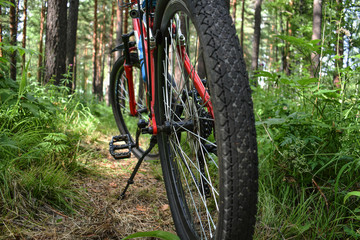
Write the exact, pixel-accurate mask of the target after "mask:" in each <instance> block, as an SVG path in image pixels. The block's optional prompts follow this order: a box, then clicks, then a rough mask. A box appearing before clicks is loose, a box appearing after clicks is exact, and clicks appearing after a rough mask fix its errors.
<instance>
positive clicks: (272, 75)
mask: <svg viewBox="0 0 360 240" xmlns="http://www.w3.org/2000/svg"><path fill="white" fill-rule="evenodd" d="M255 77H267V78H270V79H271V80H275V79H276V74H275V73H271V72H267V71H258V72H257V73H256V75H255Z"/></svg>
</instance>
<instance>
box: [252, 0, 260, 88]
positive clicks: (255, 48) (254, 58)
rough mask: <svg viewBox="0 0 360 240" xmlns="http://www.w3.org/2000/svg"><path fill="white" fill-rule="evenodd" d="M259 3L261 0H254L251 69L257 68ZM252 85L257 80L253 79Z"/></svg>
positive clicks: (255, 83)
mask: <svg viewBox="0 0 360 240" xmlns="http://www.w3.org/2000/svg"><path fill="white" fill-rule="evenodd" d="M261 3H262V0H256V2H255V26H254V41H253V55H252V63H251V68H252V71H256V70H258V61H259V48H260V34H261V29H260V25H261ZM254 81H255V82H254V85H255V86H256V85H257V82H256V81H257V80H254Z"/></svg>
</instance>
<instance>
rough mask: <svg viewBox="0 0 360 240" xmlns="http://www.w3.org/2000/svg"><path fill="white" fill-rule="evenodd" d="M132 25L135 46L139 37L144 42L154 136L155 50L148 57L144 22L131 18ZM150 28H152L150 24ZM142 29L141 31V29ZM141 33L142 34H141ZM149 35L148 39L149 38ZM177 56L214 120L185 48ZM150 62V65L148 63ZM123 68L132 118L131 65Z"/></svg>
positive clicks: (134, 108) (207, 98) (134, 109)
mask: <svg viewBox="0 0 360 240" xmlns="http://www.w3.org/2000/svg"><path fill="white" fill-rule="evenodd" d="M133 3H134V4H137V1H135V2H133ZM132 23H133V28H134V33H135V38H137V39H136V42H137V44H139V43H140V41H141V40H140V37H141V38H142V39H143V42H144V46H143V49H144V53H145V54H144V56H143V59H144V62H145V65H146V68H145V69H146V76H148V79H150V82H149V84H150V85H151V93H150V94H151V96H152V97H151V102H150V106H149V105H148V103H147V104H146V105H147V107H148V109H149V110H150V113H151V119H150V120H151V121H150V126H151V127H152V134H153V135H156V134H157V133H158V128H157V124H156V120H155V111H154V106H155V61H154V51H155V48H151V49H150V56H149V55H148V53H149V50H148V48H149V39H151V30H150V34H149V33H147V31H146V27H145V25H144V21H140V19H139V18H133V19H132ZM150 26H152V22H150ZM141 28H142V29H141ZM141 33H142V34H141ZM149 35H150V38H149ZM140 44H141V43H140ZM133 50H137V49H136V48H131V49H130V51H133ZM177 51H178V54H179V56H181V58H182V61H183V62H184V68H185V71H186V72H187V74H188V75H189V76H190V79H191V80H192V81H193V83H194V86H195V88H196V90H197V92H198V93H199V95H200V97H201V98H202V100H203V103H204V104H205V106H206V107H207V109H208V112H209V113H210V114H211V116H212V117H213V118H214V111H213V106H212V103H211V100H210V96H209V94H208V92H207V90H206V88H205V87H204V84H203V83H202V81H201V79H200V77H199V75H198V74H197V72H196V71H195V68H194V67H193V65H192V64H191V62H190V59H189V56H188V54H187V52H186V48H185V46H179V47H178V48H177ZM149 60H150V63H149ZM124 68H125V74H126V79H127V82H128V92H129V108H130V114H131V115H132V116H136V115H137V114H138V111H137V109H136V106H137V103H136V100H135V93H134V81H133V68H132V65H131V64H128V63H125V65H124ZM146 91H148V89H146Z"/></svg>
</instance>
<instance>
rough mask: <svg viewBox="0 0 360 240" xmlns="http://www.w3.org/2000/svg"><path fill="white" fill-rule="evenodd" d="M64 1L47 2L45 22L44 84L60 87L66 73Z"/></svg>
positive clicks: (49, 0) (65, 12)
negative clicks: (49, 83) (52, 80)
mask: <svg viewBox="0 0 360 240" xmlns="http://www.w3.org/2000/svg"><path fill="white" fill-rule="evenodd" d="M66 16H67V7H66V1H57V0H48V11H47V20H46V49H45V56H46V58H45V67H46V68H45V82H46V83H47V82H49V81H50V80H51V79H52V78H54V80H55V81H54V84H55V85H60V83H61V79H62V78H63V75H64V74H65V73H66V39H67V31H66V29H67V22H66V21H67V17H66Z"/></svg>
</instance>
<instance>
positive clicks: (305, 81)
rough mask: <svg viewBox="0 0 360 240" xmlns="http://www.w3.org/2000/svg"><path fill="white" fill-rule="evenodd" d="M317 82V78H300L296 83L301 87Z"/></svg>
mask: <svg viewBox="0 0 360 240" xmlns="http://www.w3.org/2000/svg"><path fill="white" fill-rule="evenodd" d="M317 81H318V79H317V78H302V79H299V80H297V83H298V84H300V85H301V86H306V85H309V84H310V83H316V82H317Z"/></svg>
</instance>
